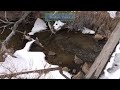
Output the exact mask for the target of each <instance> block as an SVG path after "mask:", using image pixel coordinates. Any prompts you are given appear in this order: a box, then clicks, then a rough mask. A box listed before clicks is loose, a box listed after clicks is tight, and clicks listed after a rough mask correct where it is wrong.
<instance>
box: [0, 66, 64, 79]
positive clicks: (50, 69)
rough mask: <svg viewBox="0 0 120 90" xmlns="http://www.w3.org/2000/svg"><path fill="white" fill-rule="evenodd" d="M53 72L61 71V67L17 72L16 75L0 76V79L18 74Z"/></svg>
mask: <svg viewBox="0 0 120 90" xmlns="http://www.w3.org/2000/svg"><path fill="white" fill-rule="evenodd" d="M54 70H60V71H61V70H62V68H61V67H57V68H48V69H41V70H32V71H26V72H18V73H12V74H6V75H0V78H6V77H8V78H9V77H14V76H17V75H20V74H28V73H41V74H42V73H48V72H50V71H54Z"/></svg>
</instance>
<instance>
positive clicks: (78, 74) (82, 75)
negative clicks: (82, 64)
mask: <svg viewBox="0 0 120 90" xmlns="http://www.w3.org/2000/svg"><path fill="white" fill-rule="evenodd" d="M83 78H84V74H83V73H82V72H81V71H79V72H78V73H77V74H76V75H74V76H73V77H72V79H83Z"/></svg>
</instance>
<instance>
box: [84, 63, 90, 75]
mask: <svg viewBox="0 0 120 90" xmlns="http://www.w3.org/2000/svg"><path fill="white" fill-rule="evenodd" d="M90 67H91V65H90V64H88V63H86V62H85V63H84V65H83V66H82V71H83V72H84V73H85V74H87V73H88V71H89V69H90Z"/></svg>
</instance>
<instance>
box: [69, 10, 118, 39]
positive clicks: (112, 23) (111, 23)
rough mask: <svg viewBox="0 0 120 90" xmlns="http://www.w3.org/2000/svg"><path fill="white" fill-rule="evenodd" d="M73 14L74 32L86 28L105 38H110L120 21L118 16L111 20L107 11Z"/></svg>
mask: <svg viewBox="0 0 120 90" xmlns="http://www.w3.org/2000/svg"><path fill="white" fill-rule="evenodd" d="M75 13H76V19H75V21H74V23H72V27H73V28H74V29H75V30H78V28H80V29H82V28H83V27H87V28H89V29H92V30H95V31H96V33H99V34H101V35H103V36H106V37H109V36H110V34H111V32H112V31H113V30H114V28H115V27H116V25H117V23H118V22H119V20H120V18H119V16H117V17H116V18H114V19H112V18H111V17H110V15H109V13H107V11H81V12H75ZM70 25H71V24H70Z"/></svg>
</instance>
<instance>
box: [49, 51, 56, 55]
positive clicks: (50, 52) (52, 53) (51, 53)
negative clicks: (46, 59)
mask: <svg viewBox="0 0 120 90" xmlns="http://www.w3.org/2000/svg"><path fill="white" fill-rule="evenodd" d="M55 54H56V53H55V52H52V51H49V52H48V55H50V56H54V55H55Z"/></svg>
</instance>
